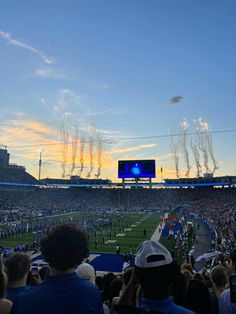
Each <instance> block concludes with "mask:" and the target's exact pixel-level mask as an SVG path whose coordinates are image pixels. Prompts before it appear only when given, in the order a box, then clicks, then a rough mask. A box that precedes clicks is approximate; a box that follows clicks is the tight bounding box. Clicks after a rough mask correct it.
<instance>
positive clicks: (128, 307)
mask: <svg viewBox="0 0 236 314" xmlns="http://www.w3.org/2000/svg"><path fill="white" fill-rule="evenodd" d="M179 272H180V269H179V266H178V264H177V263H176V262H175V261H173V260H172V257H171V254H170V252H169V251H168V250H167V249H166V248H165V247H164V246H163V245H161V244H160V243H159V242H155V241H152V240H146V241H144V242H142V243H141V245H140V246H139V247H138V250H137V253H136V257H135V272H134V274H133V275H132V276H131V279H130V283H129V284H128V286H127V287H126V291H125V292H124V294H123V296H121V298H120V302H119V305H118V306H115V307H114V309H115V313H117V314H126V313H129V314H131V313H142V314H144V313H153V314H157V313H158V314H194V313H195V312H193V311H190V310H188V309H186V308H184V307H182V306H179V305H176V304H175V303H174V301H173V298H172V296H171V295H170V291H171V285H172V283H174V281H175V280H176V278H177V276H178V274H179ZM135 277H137V279H138V282H139V284H140V285H141V290H142V296H141V299H140V302H139V306H138V307H134V306H133V304H132V302H130V301H131V299H132V298H130V296H131V297H132V292H133V290H134V287H135V286H137V279H135Z"/></svg>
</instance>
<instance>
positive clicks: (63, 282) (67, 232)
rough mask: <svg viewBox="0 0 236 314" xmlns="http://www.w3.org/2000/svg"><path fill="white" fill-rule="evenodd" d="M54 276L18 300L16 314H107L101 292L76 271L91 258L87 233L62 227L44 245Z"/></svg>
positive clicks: (78, 228) (66, 226)
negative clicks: (86, 258)
mask: <svg viewBox="0 0 236 314" xmlns="http://www.w3.org/2000/svg"><path fill="white" fill-rule="evenodd" d="M40 248H41V252H42V254H43V256H44V258H45V260H46V261H47V262H48V264H49V266H50V268H51V271H50V275H49V276H48V277H47V278H46V279H45V280H44V281H43V282H42V283H41V284H39V285H37V286H35V287H34V288H33V289H30V290H29V291H27V292H24V293H22V294H20V295H19V296H18V298H17V299H16V301H15V302H14V304H13V308H12V312H11V313H12V314H32V313H34V314H42V313H44V314H52V313H57V314H67V313H70V314H77V313H80V314H90V313H91V314H103V306H102V299H101V294H100V291H99V290H98V289H97V288H96V287H95V285H93V284H92V283H91V282H90V281H88V280H86V279H82V278H79V277H78V276H77V274H76V273H75V268H76V267H77V266H78V265H79V264H80V263H81V262H82V260H83V259H84V258H85V257H87V256H88V237H87V233H86V232H85V231H84V230H82V229H80V227H79V226H78V225H73V224H61V225H57V226H55V227H54V228H52V229H50V230H49V231H48V232H47V234H46V235H45V236H44V237H43V238H42V239H41V241H40Z"/></svg>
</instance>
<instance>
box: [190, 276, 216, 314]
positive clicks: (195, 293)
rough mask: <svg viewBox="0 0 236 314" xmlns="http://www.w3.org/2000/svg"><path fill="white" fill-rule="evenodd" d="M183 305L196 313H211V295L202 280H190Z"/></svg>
mask: <svg viewBox="0 0 236 314" xmlns="http://www.w3.org/2000/svg"><path fill="white" fill-rule="evenodd" d="M185 306H186V307H187V308H188V309H191V310H192V311H194V312H196V313H197V314H206V313H209V314H210V313H211V297H210V293H209V291H208V289H207V286H206V285H205V284H204V282H203V280H199V279H193V280H190V282H189V285H188V290H187V294H186V303H185Z"/></svg>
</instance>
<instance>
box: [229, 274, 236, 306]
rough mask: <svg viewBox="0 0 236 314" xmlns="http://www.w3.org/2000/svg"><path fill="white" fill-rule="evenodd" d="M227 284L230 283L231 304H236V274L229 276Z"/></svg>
mask: <svg viewBox="0 0 236 314" xmlns="http://www.w3.org/2000/svg"><path fill="white" fill-rule="evenodd" d="M229 282H230V299H231V302H232V303H236V274H235V275H231V276H230V278H229Z"/></svg>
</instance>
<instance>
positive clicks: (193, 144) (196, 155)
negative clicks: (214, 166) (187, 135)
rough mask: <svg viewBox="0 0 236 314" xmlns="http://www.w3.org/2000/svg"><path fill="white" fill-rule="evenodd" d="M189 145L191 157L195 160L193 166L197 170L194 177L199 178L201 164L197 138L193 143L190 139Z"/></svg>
mask: <svg viewBox="0 0 236 314" xmlns="http://www.w3.org/2000/svg"><path fill="white" fill-rule="evenodd" d="M190 144H191V148H192V152H193V156H194V160H195V164H196V168H197V174H196V177H197V178H199V177H200V176H201V164H200V153H199V149H198V143H197V138H195V141H193V139H191V142H190Z"/></svg>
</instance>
